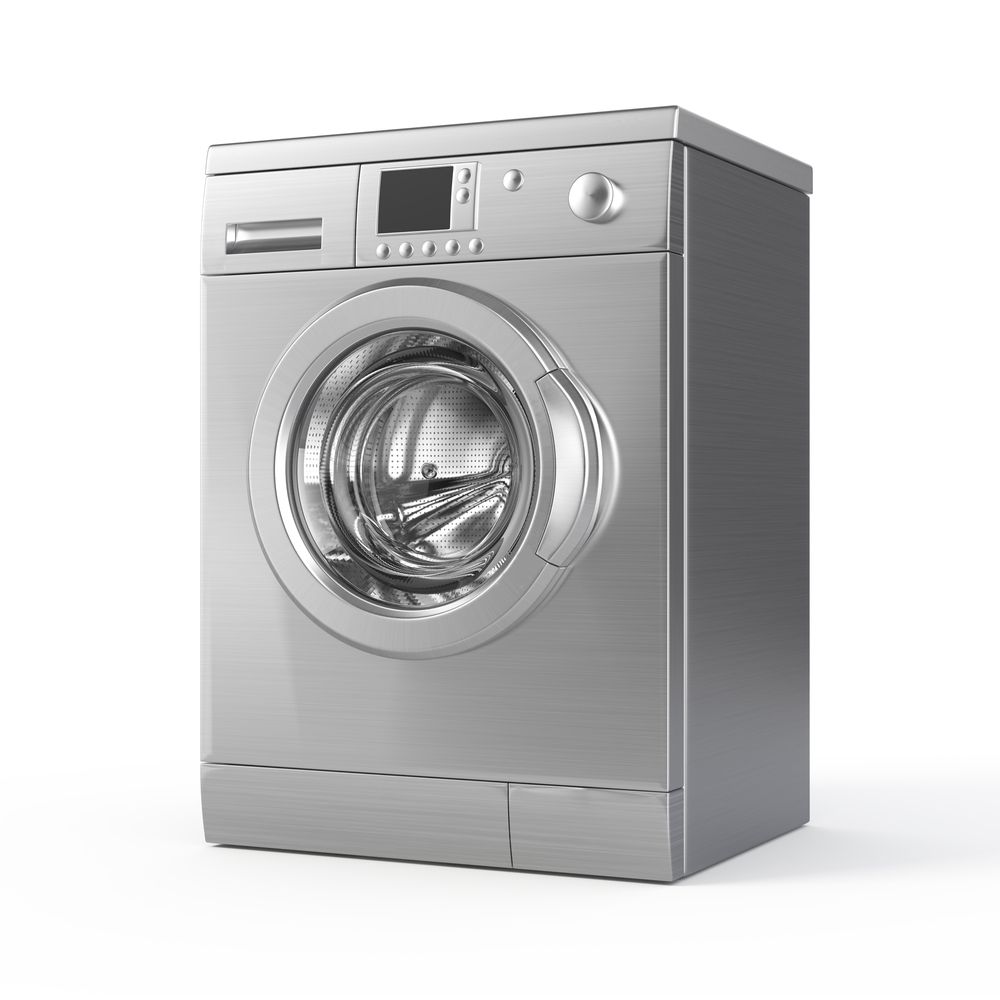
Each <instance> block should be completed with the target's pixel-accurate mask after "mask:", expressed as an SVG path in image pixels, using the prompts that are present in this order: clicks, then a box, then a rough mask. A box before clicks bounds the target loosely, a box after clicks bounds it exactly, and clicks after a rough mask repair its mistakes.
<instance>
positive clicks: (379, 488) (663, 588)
mask: <svg viewBox="0 0 1000 1000" xmlns="http://www.w3.org/2000/svg"><path fill="white" fill-rule="evenodd" d="M207 174H208V176H207V180H206V185H205V200H204V215H203V245H202V253H203V257H202V262H203V268H202V270H203V279H202V309H203V312H202V320H203V339H202V347H203V423H202V428H203V437H202V638H203V647H202V676H203V697H202V703H203V725H202V737H203V740H202V762H203V763H202V801H203V811H204V824H205V836H206V839H207V840H208V841H209V842H211V843H217V844H227V845H246V846H253V847H267V848H280V849H285V850H298V851H310V852H323V853H330V854H341V855H357V856H364V857H371V858H390V859H409V860H416V861H425V862H442V863H449V864H458V865H476V866H488V867H493V868H514V869H525V870H530V871H540V872H565V873H579V874H587V875H598V876H612V877H619V878H634V879H648V880H657V881H673V880H675V879H677V878H679V877H681V876H683V875H686V874H689V873H691V872H694V871H697V870H699V869H702V868H704V867H706V866H707V865H710V864H713V863H714V862H717V861H719V860H721V859H723V858H725V857H727V856H729V855H732V854H734V853H737V852H739V851H742V850H745V849H746V848H749V847H752V846H754V845H755V844H759V843H761V842H762V841H765V840H768V839H769V838H772V837H775V836H777V835H778V834H781V833H785V832H786V831H789V830H792V829H793V828H795V827H797V826H799V825H801V824H802V823H804V822H805V821H806V819H807V815H808V393H807V372H808V201H809V198H808V193H809V192H810V190H811V170H810V168H809V167H807V166H806V165H805V164H803V163H801V162H799V161H797V160H794V159H792V158H790V157H788V156H785V155H783V154H781V153H778V152H776V151H774V150H772V149H769V148H767V147H765V146H763V145H761V144H759V143H757V142H754V141H752V140H750V139H747V138H745V137H743V136H741V135H738V134H736V133H734V132H731V131H729V130H727V129H724V128H721V127H720V126H717V125H714V124H712V123H710V122H708V121H706V120H705V119H702V118H699V117H697V116H696V115H693V114H690V113H689V112H687V111H684V110H682V109H679V108H673V107H667V108H653V109H644V110H635V111H627V112H618V113H603V114H587V115H574V116H568V117H558V118H546V119H532V120H525V121H507V122H491V123H480V124H470V125H459V126H448V127H440V128H425V129H408V130H402V131H392V132H373V133H363V134H353V135H340V136H325V137H317V138H306V139H291V140H281V141H270V142H249V143H238V144H233V145H219V146H213V147H211V149H210V150H209V153H208V163H207Z"/></svg>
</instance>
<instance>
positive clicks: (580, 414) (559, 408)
mask: <svg viewBox="0 0 1000 1000" xmlns="http://www.w3.org/2000/svg"><path fill="white" fill-rule="evenodd" d="M535 384H536V385H537V386H538V391H539V392H540V393H541V395H542V399H543V401H544V402H545V408H546V410H547V411H548V415H549V422H550V423H551V425H552V438H553V441H554V443H555V485H554V488H553V492H552V508H551V511H550V513H549V520H548V523H547V525H546V527H545V531H544V533H543V534H542V539H541V542H539V545H538V548H537V550H536V551H537V553H538V555H539V556H541V557H542V559H544V560H545V561H546V562H548V563H552V564H553V565H555V566H568V565H570V563H572V562H573V561H574V560H575V559H576V558H577V557H578V556H579V555H580V553H581V552H582V551H583V549H584V548H585V547H586V545H587V543H588V542H589V541H590V539H591V538H592V537H593V535H594V532H595V531H596V530H597V528H598V527H599V526H600V523H601V521H602V520H603V517H604V515H605V514H606V513H607V510H608V508H609V507H610V506H611V503H612V501H613V500H614V491H615V485H616V480H617V469H616V463H615V460H614V451H615V449H614V443H613V439H612V437H611V433H610V430H609V429H608V427H607V426H606V423H605V421H604V420H603V418H602V416H601V414H600V413H599V412H598V410H597V408H596V407H595V406H594V403H593V402H592V400H591V399H590V396H589V395H588V393H587V390H586V389H585V388H584V387H583V385H581V383H580V382H579V380H578V379H577V378H576V376H575V375H573V374H572V373H571V372H569V371H567V370H566V369H565V368H558V369H556V370H555V371H551V372H548V373H547V374H545V375H543V376H542V377H541V378H540V379H538V381H537V382H536V383H535Z"/></svg>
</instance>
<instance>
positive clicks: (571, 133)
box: [206, 107, 812, 194]
mask: <svg viewBox="0 0 1000 1000" xmlns="http://www.w3.org/2000/svg"><path fill="white" fill-rule="evenodd" d="M662 139H674V140H676V141H678V142H681V143H683V144H685V145H687V146H692V147H694V148H695V149H700V150H703V151H704V152H706V153H711V154H712V155H713V156H718V157H720V158H721V159H723V160H728V161H730V162H731V163H735V164H737V165H738V166H741V167H745V168H747V169H748V170H753V171H754V172H756V173H758V174H763V175H764V176H765V177H770V178H771V179H772V180H776V181H778V182H780V183H781V184H787V185H788V186H789V187H793V188H797V189H798V190H799V191H804V192H806V193H807V194H809V193H811V192H812V167H810V166H808V165H807V164H805V163H802V162H801V161H799V160H795V159H793V158H792V157H790V156H786V155H785V154H784V153H779V152H777V150H774V149H771V148H769V147H768V146H764V145H762V144H761V143H759V142H755V141H754V140H753V139H748V138H746V136H742V135H740V134H739V133H737V132H732V131H730V130H729V129H727V128H723V127H722V126H721V125H716V124H714V123H713V122H710V121H708V120H707V119H705V118H700V117H699V116H698V115H695V114H692V113H691V112H690V111H685V110H684V109H683V108H678V107H666V108H641V109H637V110H633V111H607V112H602V113H599V114H585V115H561V116H558V117H554V118H525V119H522V120H520V121H501V122H478V123H475V124H471V125H443V126H438V127H434V128H412V129H397V130H394V131H389V132H356V133H353V134H349V135H330V136H316V137H313V138H307V139H275V140H270V141H265V142H237V143H229V144H226V145H219V146H210V147H209V150H208V162H207V165H206V173H208V174H239V173H253V172H257V171H262V170H292V169H295V168H298V167H330V166H339V165H342V164H358V163H376V162H383V163H384V162H387V161H392V160H417V159H430V158H446V157H463V156H478V155H481V154H485V153H507V152H519V151H525V150H533V149H559V148H566V147H570V146H603V145H611V144H618V143H626V142H649V141H655V140H662Z"/></svg>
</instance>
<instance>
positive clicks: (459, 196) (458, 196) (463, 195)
mask: <svg viewBox="0 0 1000 1000" xmlns="http://www.w3.org/2000/svg"><path fill="white" fill-rule="evenodd" d="M468 200H469V189H468V188H459V189H458V190H457V191H456V192H455V201H457V202H458V203H459V204H460V205H464V204H465V203H466V202H467V201H468Z"/></svg>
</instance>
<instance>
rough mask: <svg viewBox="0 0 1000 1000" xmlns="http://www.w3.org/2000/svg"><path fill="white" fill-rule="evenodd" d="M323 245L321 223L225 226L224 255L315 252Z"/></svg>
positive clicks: (296, 221) (287, 221)
mask: <svg viewBox="0 0 1000 1000" xmlns="http://www.w3.org/2000/svg"><path fill="white" fill-rule="evenodd" d="M322 245H323V220H322V219H279V220H277V221H275V222H230V223H229V225H228V226H226V253H227V254H231V253H277V252H280V251H284V250H319V249H321V248H322Z"/></svg>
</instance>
